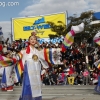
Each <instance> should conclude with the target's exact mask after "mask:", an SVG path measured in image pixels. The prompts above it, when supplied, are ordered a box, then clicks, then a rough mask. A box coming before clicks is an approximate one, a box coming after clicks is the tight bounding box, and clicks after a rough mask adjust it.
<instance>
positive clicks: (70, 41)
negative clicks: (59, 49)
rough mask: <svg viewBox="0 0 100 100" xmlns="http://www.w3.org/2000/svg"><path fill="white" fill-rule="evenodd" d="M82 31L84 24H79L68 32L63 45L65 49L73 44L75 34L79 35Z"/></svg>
mask: <svg viewBox="0 0 100 100" xmlns="http://www.w3.org/2000/svg"><path fill="white" fill-rule="evenodd" d="M83 30H84V23H81V24H79V25H77V26H72V27H71V31H70V32H68V33H67V34H66V36H65V38H64V41H63V44H64V45H65V46H66V47H70V46H71V45H72V44H73V43H74V36H75V34H77V33H80V32H82V31H83Z"/></svg>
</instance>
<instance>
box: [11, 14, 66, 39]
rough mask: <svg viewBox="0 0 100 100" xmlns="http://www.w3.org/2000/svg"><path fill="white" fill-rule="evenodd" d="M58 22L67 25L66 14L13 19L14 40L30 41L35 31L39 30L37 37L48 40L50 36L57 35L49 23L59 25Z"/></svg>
mask: <svg viewBox="0 0 100 100" xmlns="http://www.w3.org/2000/svg"><path fill="white" fill-rule="evenodd" d="M58 21H61V22H62V23H64V24H66V14H65V13H58V14H50V15H46V16H37V17H25V18H13V19H12V28H13V34H14V40H18V39H20V38H21V39H28V37H29V36H30V35H31V32H32V31H33V30H37V36H39V37H40V38H48V37H49V34H55V32H52V31H51V28H50V25H49V24H48V23H47V22H54V23H55V24H59V23H58Z"/></svg>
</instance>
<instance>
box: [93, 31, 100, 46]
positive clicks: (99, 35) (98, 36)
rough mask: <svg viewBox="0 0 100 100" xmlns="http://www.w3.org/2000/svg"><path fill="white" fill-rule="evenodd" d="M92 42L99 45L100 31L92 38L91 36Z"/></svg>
mask: <svg viewBox="0 0 100 100" xmlns="http://www.w3.org/2000/svg"><path fill="white" fill-rule="evenodd" d="M93 40H94V42H95V43H96V44H98V45H100V32H98V33H97V34H96V35H95V36H94V38H93Z"/></svg>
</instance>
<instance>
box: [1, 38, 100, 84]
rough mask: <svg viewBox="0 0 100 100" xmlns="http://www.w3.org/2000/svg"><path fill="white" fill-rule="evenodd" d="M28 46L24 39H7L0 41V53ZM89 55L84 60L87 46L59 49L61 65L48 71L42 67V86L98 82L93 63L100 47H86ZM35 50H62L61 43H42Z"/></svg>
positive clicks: (96, 70) (96, 71) (11, 51)
mask: <svg viewBox="0 0 100 100" xmlns="http://www.w3.org/2000/svg"><path fill="white" fill-rule="evenodd" d="M1 45H2V46H1ZM27 46H28V42H27V41H26V40H25V39H24V40H23V41H22V40H21V39H20V40H16V41H13V42H12V43H9V38H7V40H6V41H5V42H4V41H0V50H1V48H3V50H2V51H0V53H3V54H4V55H7V54H9V53H10V54H12V53H17V52H19V51H20V50H22V49H25V48H26V47H27ZM88 47H89V48H90V49H89V53H88V59H87V60H86V56H87V55H86V54H87V53H86V52H85V51H84V49H86V48H87V44H84V43H83V44H82V43H81V44H80V45H76V44H73V45H72V46H71V47H70V48H66V50H64V51H63V50H62V49H61V55H62V56H61V62H63V64H61V65H60V64H56V65H53V64H51V66H50V67H49V68H48V69H44V68H43V67H42V71H41V80H42V83H43V84H44V85H61V84H62V85H69V84H70V85H87V84H89V85H93V84H96V83H97V82H98V75H99V74H100V73H99V70H98V68H97V67H96V66H95V65H94V62H95V61H97V60H99V58H100V47H96V48H94V47H93V46H91V45H89V46H88ZM36 48H37V49H42V48H62V42H60V43H55V44H53V43H52V42H50V43H48V42H43V43H42V44H38V45H36Z"/></svg>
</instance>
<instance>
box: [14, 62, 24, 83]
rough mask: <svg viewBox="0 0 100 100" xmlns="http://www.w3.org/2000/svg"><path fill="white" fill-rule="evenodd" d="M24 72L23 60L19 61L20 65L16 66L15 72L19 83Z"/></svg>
mask: <svg viewBox="0 0 100 100" xmlns="http://www.w3.org/2000/svg"><path fill="white" fill-rule="evenodd" d="M23 70H24V66H23V63H22V60H19V61H18V63H17V64H16V66H15V72H16V74H17V77H18V81H20V80H21V76H22V73H23Z"/></svg>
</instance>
